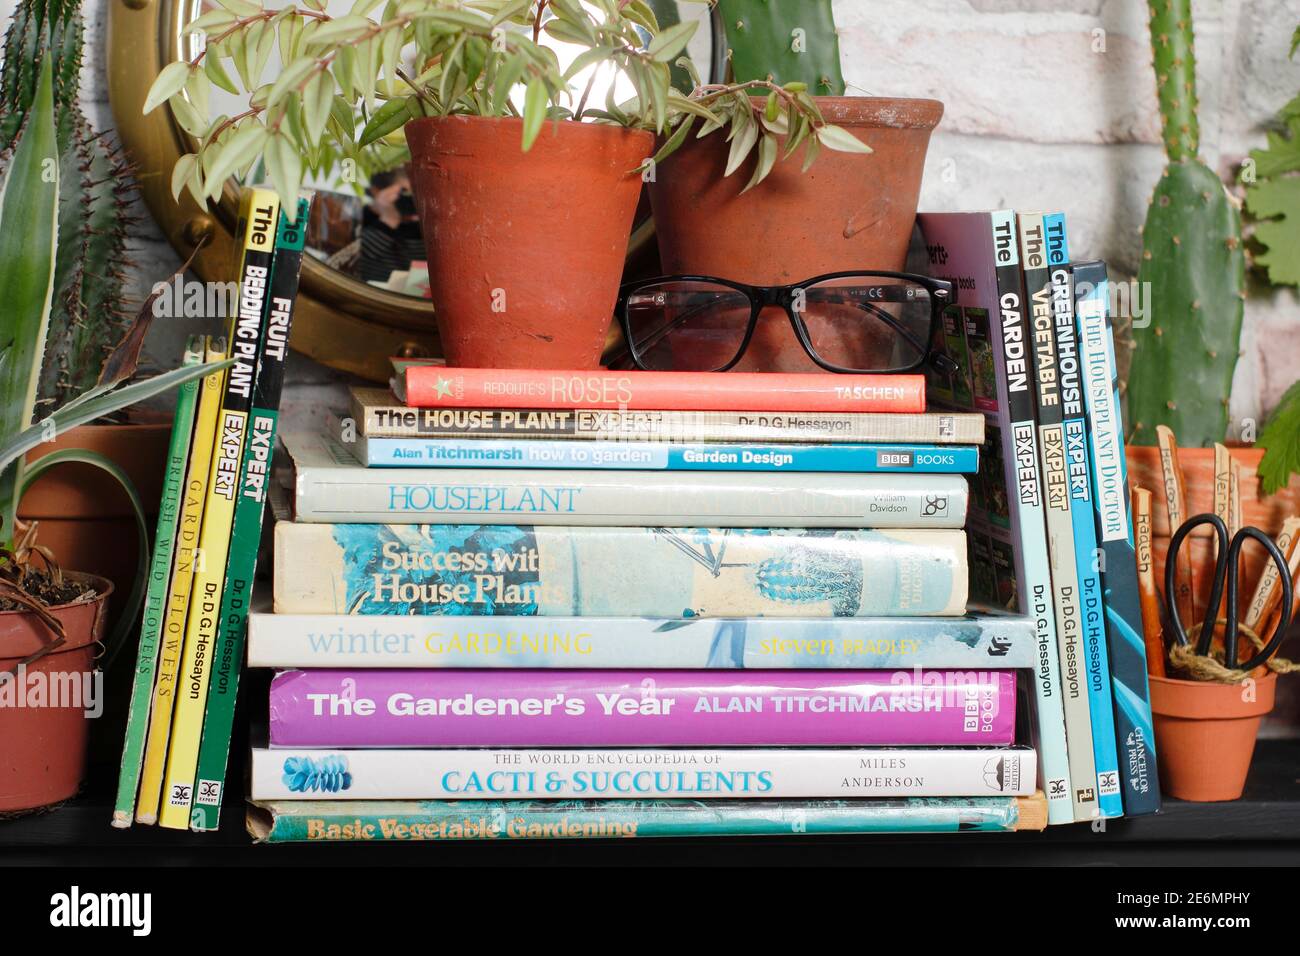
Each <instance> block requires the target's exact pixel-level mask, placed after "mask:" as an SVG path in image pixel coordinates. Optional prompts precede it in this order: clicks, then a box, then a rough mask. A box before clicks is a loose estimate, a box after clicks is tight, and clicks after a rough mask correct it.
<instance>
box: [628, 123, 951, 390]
mask: <svg viewBox="0 0 1300 956" xmlns="http://www.w3.org/2000/svg"><path fill="white" fill-rule="evenodd" d="M817 105H818V107H819V108H820V109H821V111H822V114H823V116H824V117H825V118H826V120H827V122H830V123H834V124H835V125H837V126H842V127H844V128H845V129H848V130H850V131H851V132H852V133H854V135H856V136H857V137H858V138H859V139H861V140H863V141H864V142H866V143H867V144H868V145H869V146H870V147H871V148H872V150H873V152H871V153H870V154H866V155H863V154H857V153H842V152H835V151H834V150H828V149H823V150H822V151H821V152H820V154H819V155H818V157H817V161H816V162H815V163H814V164H813V165H812V167H811V168H810V169H809V170H808V171H807V172H806V173H803V172H801V171H800V170H801V165H802V157H803V153H802V150H800V151H799V152H797V153H795V155H793V156H791V157H789V158H788V159H784V160H781V161H779V162H777V164H776V166H775V167H774V168H773V170H772V172H771V173H770V174H769V175H768V177H767V178H766V179H765V180H764V181H763V182H762V183H760V184H759V185H757V186H755V187H754V188H753V189H751V190H749V191H748V192H746V193H744V194H743V195H742V192H741V191H742V190H743V189H744V187H745V185H746V183H748V182H749V177H750V175H751V173H752V172H753V164H754V162H755V161H756V160H755V158H754V157H751V158H750V159H749V160H748V161H747V162H746V163H745V164H744V165H742V166H741V168H740V169H738V170H737V171H736V172H734V173H733V174H732V175H731V176H723V172H724V171H725V169H726V162H727V153H728V150H729V149H730V144H728V143H727V142H726V138H725V136H723V135H719V134H714V135H710V136H706V137H704V138H703V139H697V138H694V137H688V139H687V141H686V142H685V143H684V144H683V145H682V147H681V149H679V150H678V151H677V152H676V153H674V154H673V155H672V156H670V157H669V158H668V159H666V160H665V161H664V162H663V163H662V164H660V166H659V168H658V169H656V170H655V178H654V180H653V181H652V182H651V183H650V185H649V191H650V200H651V204H652V206H653V208H654V216H655V229H656V232H657V235H658V240H659V255H660V259H661V260H662V263H663V271H664V272H665V273H666V274H688V275H705V276H719V277H722V278H729V279H735V280H738V281H740V282H745V283H750V284H754V285H787V284H790V283H794V282H800V281H802V280H804V279H808V278H811V277H813V276H816V275H821V274H824V273H828V272H842V271H849V270H854V269H877V270H889V271H899V270H901V269H902V268H903V266H904V263H905V261H906V258H907V246H908V241H909V239H910V238H911V233H912V227H913V224H914V222H915V220H916V205H917V197H918V196H919V194H920V190H921V176H922V172H923V170H924V166H925V154H926V150H927V148H928V146H929V142H930V133H931V131H932V130H933V129H934V127H935V126H936V125H937V124H938V122H939V119H940V117H941V116H942V115H943V104H942V103H940V102H938V101H937V100H915V99H888V98H875V97H818V98H817ZM782 150H784V145H783V146H782ZM806 318H808V317H807V316H806ZM810 331H811V332H812V334H813V335H814V337H820V338H821V339H822V340H823V341H825V340H826V339H828V338H830V337H832V336H833V335H834V334H835V333H834V330H829V329H823V330H820V331H819V330H818V329H810ZM737 369H738V370H747V371H803V372H819V371H822V369H821V368H820V367H819V366H817V365H816V364H815V363H813V362H812V361H811V360H810V359H808V358H807V356H806V355H805V353H804V351H803V348H802V347H801V346H800V345H799V342H798V340H797V339H796V338H795V337H794V333H793V331H792V330H791V328H790V325H789V320H788V319H787V318H786V316H785V314H784V313H783V312H782V311H781V310H779V309H769V310H767V312H766V313H765V314H764V315H763V317H762V319H761V321H760V323H759V326H758V328H757V329H756V330H755V333H754V340H753V341H752V342H751V343H750V347H749V350H748V351H747V353H746V355H745V357H744V358H743V359H742V360H741V363H740V364H739V365H738V366H737Z"/></svg>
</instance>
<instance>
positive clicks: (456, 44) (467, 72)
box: [145, 0, 865, 368]
mask: <svg viewBox="0 0 1300 956" xmlns="http://www.w3.org/2000/svg"><path fill="white" fill-rule="evenodd" d="M323 6H324V4H323V3H321V2H320V0H310V3H309V5H307V6H301V7H299V6H287V7H282V8H275V9H272V8H265V7H263V6H262V5H261V3H260V2H258V0H223V7H222V8H221V9H218V10H213V11H210V12H208V13H206V14H204V15H203V16H201V17H199V18H198V19H197V20H195V21H194V23H193V24H192V25H191V27H190V29H191V30H194V31H200V32H204V33H205V34H206V37H207V42H206V46H205V47H204V49H203V50H202V51H200V52H199V53H198V54H196V55H195V56H194V57H193V58H191V59H189V60H185V61H180V62H177V63H172V64H169V65H168V66H167V67H165V68H164V69H163V70H162V71H161V72H160V73H159V75H158V78H157V80H156V81H155V83H154V85H153V87H152V89H151V91H150V95H149V97H148V99H147V102H146V104H145V110H146V112H148V111H149V110H151V109H154V108H156V107H157V106H159V105H161V104H162V103H164V102H169V103H170V104H171V106H172V108H173V109H174V110H175V112H176V116H177V119H178V121H179V122H180V123H181V124H182V125H183V126H184V127H185V128H186V129H187V130H188V131H189V132H190V133H191V135H193V136H194V137H195V139H196V140H197V143H198V145H197V151H196V152H195V153H192V154H187V155H185V156H183V157H182V158H181V159H180V161H179V162H178V163H177V165H176V168H175V171H174V173H173V178H172V186H173V191H174V192H176V194H177V195H179V193H180V191H181V190H182V189H189V190H190V191H191V192H192V194H193V195H194V196H195V197H196V198H198V199H199V200H200V201H201V202H202V201H205V200H206V199H208V198H213V197H215V196H217V195H219V194H220V191H221V189H222V188H223V184H224V181H225V180H226V178H227V177H228V176H230V175H231V174H232V173H237V172H241V171H246V170H247V169H249V168H250V167H251V166H252V165H253V164H254V163H256V162H258V161H259V160H261V161H263V162H264V163H265V167H266V170H267V173H268V175H269V177H270V179H271V181H272V183H273V184H274V185H275V187H276V188H277V190H278V191H279V192H280V193H281V194H282V195H283V196H293V195H295V194H296V191H297V189H298V187H299V184H300V182H301V180H302V178H303V175H304V172H305V171H306V170H311V169H313V168H315V165H316V160H317V157H318V156H319V155H320V154H321V151H322V150H323V149H326V147H328V151H329V152H330V153H331V155H340V154H344V155H355V153H356V151H357V150H359V149H365V148H367V147H369V146H371V145H372V144H375V143H378V142H380V141H384V140H388V141H391V140H392V139H393V138H397V139H401V138H402V137H404V138H405V141H406V143H407V145H408V146H409V147H410V154H411V166H412V180H413V187H414V192H415V196H416V202H417V208H418V211H419V214H420V219H421V224H422V227H423V231H424V238H425V241H426V244H427V246H428V262H429V277H430V282H431V286H432V290H433V303H434V309H435V313H436V316H437V321H438V329H439V333H440V336H441V339H442V343H443V347H444V351H445V353H446V358H447V361H448V362H449V363H451V364H453V365H477V366H502V367H508V366H514V367H520V366H523V367H528V366H539V367H555V368H591V367H595V366H596V365H597V364H598V362H599V359H600V354H601V351H602V349H603V346H604V343H605V339H606V332H607V330H608V327H609V324H610V320H611V317H612V311H613V306H614V302H615V299H616V296H617V290H618V284H619V278H620V276H621V273H622V268H623V260H624V254H625V251H626V246H627V239H628V234H629V232H630V230H631V224H632V217H633V214H634V212H635V208H636V204H637V198H638V195H639V193H640V189H641V183H642V175H643V170H646V169H653V166H652V165H648V164H647V160H650V159H652V156H651V154H652V153H655V152H656V144H655V135H656V134H664V133H665V132H668V131H671V133H672V135H671V136H669V137H668V141H667V142H664V143H661V145H660V154H661V155H660V156H658V157H654V158H658V159H661V158H663V157H664V156H666V155H667V152H665V150H668V151H671V148H676V146H678V145H680V143H681V141H682V140H683V139H684V138H685V136H686V134H687V132H688V131H689V128H690V127H691V126H692V125H693V121H694V120H696V119H698V120H700V121H701V122H702V123H703V127H704V128H703V129H702V130H701V131H706V132H714V131H717V130H722V129H724V128H731V127H730V124H731V123H732V122H733V121H734V120H733V118H732V116H724V115H721V114H717V113H715V112H714V111H713V110H712V109H710V108H709V106H708V105H706V104H705V103H702V102H701V101H700V100H701V98H700V97H693V96H688V95H687V94H685V93H683V92H681V91H678V90H675V89H673V88H672V85H671V66H670V65H671V64H672V63H674V62H675V61H676V60H678V58H679V54H680V53H681V52H682V51H683V50H684V49H685V47H686V44H687V42H688V41H689V39H690V37H691V34H692V33H693V32H694V30H695V24H694V23H677V24H674V25H672V26H669V27H665V28H664V29H662V30H661V29H660V28H659V25H658V22H657V21H656V19H655V15H654V12H653V10H652V9H651V7H650V5H649V4H648V3H646V2H645V0H596V2H589V3H585V4H584V3H581V2H579V0H432V2H430V0H393V2H389V3H388V4H387V5H386V6H385V7H384V8H383V10H382V14H381V15H380V16H378V17H371V16H368V15H367V14H368V13H369V11H371V10H372V9H375V8H376V7H377V2H375V3H362V4H360V5H358V6H356V7H354V12H353V13H350V14H348V15H346V16H340V17H333V16H330V15H329V14H327V13H325V12H324V10H323V9H321V8H322V7H323ZM543 35H545V36H546V37H547V38H549V39H550V40H553V41H557V42H560V43H563V44H569V45H571V46H570V47H569V49H570V50H573V51H576V55H575V56H574V57H573V58H572V59H571V60H570V61H569V62H568V63H567V64H565V65H563V66H562V65H561V61H560V59H559V57H558V56H557V54H556V53H555V51H554V50H553V49H551V48H549V47H547V46H546V45H544V44H543V42H542V40H543ZM277 42H278V44H279V49H280V50H281V57H282V61H283V62H282V68H281V71H280V73H279V75H278V76H277V77H275V78H274V80H273V81H272V82H269V83H263V77H262V73H263V70H264V68H265V65H266V62H267V58H268V57H269V55H270V50H271V49H272V47H273V46H274V45H275V44H276V43H277ZM412 47H413V48H414V51H415V53H414V56H413V57H409V56H408V55H407V54H406V53H404V51H406V50H409V49H410V48H412ZM227 62H229V63H230V64H231V65H232V66H233V72H234V73H235V76H233V77H232V76H231V70H230V69H228V68H227V66H226V63H227ZM598 82H601V83H604V84H605V85H607V87H608V93H607V94H606V95H604V96H601V95H599V94H598V93H596V92H595V91H596V84H597V83H598ZM620 83H625V84H627V86H628V88H630V89H631V90H632V91H634V94H635V95H634V96H632V97H631V98H629V99H620V95H619V94H618V87H619V84H620ZM211 84H216V85H218V86H221V87H223V88H225V89H227V90H230V91H232V92H240V91H242V92H244V93H246V94H248V96H249V99H248V108H247V110H244V111H242V112H241V113H239V114H238V115H235V116H231V117H219V118H218V119H216V120H215V121H209V120H208V118H207V116H206V104H207V94H208V90H209V87H210V85H211ZM739 91H740V88H739V87H733V88H730V89H727V90H709V91H707V93H706V94H703V98H705V99H708V100H709V101H710V102H712V101H715V100H718V99H720V98H721V97H722V96H724V95H726V94H728V93H737V92H739ZM788 106H789V108H790V111H791V115H793V116H796V117H798V118H799V119H800V120H801V123H802V126H801V128H802V129H804V132H805V135H804V139H806V140H809V141H816V142H819V143H821V144H822V145H826V146H829V147H832V148H844V149H849V150H854V151H864V150H865V147H863V146H862V144H861V143H859V142H858V141H857V140H856V139H854V138H853V137H852V136H849V135H848V134H846V133H844V132H843V131H840V130H836V129H835V128H834V127H833V126H831V125H830V124H827V123H826V122H825V120H824V119H823V118H822V117H821V115H820V114H819V113H817V112H816V110H815V108H813V107H811V106H810V105H809V101H807V100H806V99H805V98H797V99H791V100H790V102H789V103H788ZM356 110H359V111H360V113H361V115H362V116H363V117H364V118H365V120H366V121H365V123H364V125H362V127H361V129H360V130H359V131H358V129H357V126H358V125H359V124H357V123H355V122H354V120H353V117H354V115H355V112H354V111H356ZM739 115H740V114H739V113H737V114H735V116H736V117H737V118H738V117H739ZM733 131H734V132H743V131H741V130H735V129H734V128H733ZM746 135H748V134H746ZM673 136H675V137H676V139H675V140H674V139H673ZM716 138H717V139H719V141H720V140H721V136H718V137H716ZM719 174H721V170H720V171H719ZM645 175H646V176H647V177H648V176H649V175H650V173H649V172H646V173H645ZM760 178H761V177H760Z"/></svg>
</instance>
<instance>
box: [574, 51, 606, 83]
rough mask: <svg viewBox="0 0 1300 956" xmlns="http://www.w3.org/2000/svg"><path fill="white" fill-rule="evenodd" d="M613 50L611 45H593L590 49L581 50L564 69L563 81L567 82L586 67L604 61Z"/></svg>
mask: <svg viewBox="0 0 1300 956" xmlns="http://www.w3.org/2000/svg"><path fill="white" fill-rule="evenodd" d="M613 52H614V47H612V46H594V47H592V48H591V49H590V50H583V51H582V52H581V53H579V54H578V55H577V56H576V57H574V58H573V62H572V63H570V64H569V68H568V69H567V70H565V71H564V81H565V82H566V83H567V82H568V81H569V80H571V79H573V78H574V77H575V76H577V75H578V74H579V73H581V72H582V71H583V70H585V69H586V68H587V67H589V66H593V65H595V64H599V63H602V62H604V61H605V59H606V58H607V57H608V56H609V55H610V54H611V53H613Z"/></svg>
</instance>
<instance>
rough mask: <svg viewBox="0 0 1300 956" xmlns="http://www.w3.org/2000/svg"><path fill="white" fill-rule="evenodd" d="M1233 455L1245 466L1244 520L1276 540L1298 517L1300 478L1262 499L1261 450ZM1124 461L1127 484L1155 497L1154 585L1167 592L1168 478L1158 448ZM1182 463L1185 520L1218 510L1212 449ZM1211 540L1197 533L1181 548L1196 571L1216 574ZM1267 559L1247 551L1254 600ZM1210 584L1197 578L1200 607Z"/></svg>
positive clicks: (1259, 551)
mask: <svg viewBox="0 0 1300 956" xmlns="http://www.w3.org/2000/svg"><path fill="white" fill-rule="evenodd" d="M1231 451H1232V460H1233V461H1235V462H1237V464H1239V465H1240V466H1241V513H1242V520H1243V521H1244V523H1245V524H1247V525H1251V526H1253V527H1256V528H1259V529H1261V530H1262V531H1264V532H1266V533H1267V534H1268V535H1269V536H1270V537H1274V538H1276V537H1277V534H1278V532H1279V531H1281V530H1282V522H1283V521H1285V520H1286V519H1287V518H1289V517H1290V516H1291V515H1295V514H1300V475H1297V476H1293V477H1292V479H1291V482H1290V484H1289V485H1287V487H1285V488H1282V489H1280V490H1279V491H1278V492H1277V493H1276V494H1273V495H1269V496H1268V497H1263V496H1262V494H1261V491H1260V488H1259V481H1258V479H1257V478H1256V469H1258V467H1259V462H1260V459H1261V458H1263V457H1264V452H1263V450H1262V449H1259V448H1232V449H1231ZM1126 457H1127V460H1128V471H1129V485H1130V486H1132V487H1142V488H1146V489H1147V490H1148V491H1150V492H1151V552H1152V556H1153V557H1154V558H1155V565H1156V581H1157V582H1160V585H1159V586H1160V588H1161V590H1162V592H1163V588H1164V580H1165V556H1166V555H1167V554H1168V552H1169V539H1170V537H1171V535H1172V532H1173V531H1174V530H1177V529H1171V528H1170V527H1169V510H1168V509H1167V508H1166V507H1165V493H1164V487H1165V483H1164V476H1163V473H1162V472H1161V469H1160V449H1159V448H1153V447H1145V446H1137V445H1130V446H1129V447H1128V449H1127V454H1126ZM1178 463H1179V465H1180V466H1181V467H1182V470H1183V483H1184V485H1185V486H1186V490H1187V516H1186V517H1187V518H1190V517H1192V516H1193V515H1198V514H1202V513H1203V512H1207V511H1208V512H1212V511H1214V449H1213V448H1179V449H1178ZM1184 520H1186V519H1184ZM1210 540H1211V539H1209V538H1208V537H1201V536H1200V534H1199V533H1197V534H1193V535H1192V537H1191V538H1190V539H1188V540H1187V541H1186V542H1185V543H1184V544H1183V549H1184V550H1183V553H1184V554H1185V555H1190V556H1191V557H1192V560H1193V562H1194V566H1195V567H1197V568H1207V569H1211V570H1212V569H1213V567H1214V555H1213V551H1212V549H1211V545H1210ZM1267 560H1268V558H1267V555H1266V552H1265V551H1264V549H1263V548H1261V547H1259V546H1258V545H1255V544H1250V545H1247V546H1246V548H1245V549H1244V550H1243V552H1242V558H1241V575H1242V576H1241V580H1242V581H1243V582H1245V584H1244V585H1243V590H1244V591H1245V594H1246V597H1247V598H1249V596H1250V588H1252V587H1253V586H1254V583H1255V582H1256V581H1258V580H1259V575H1260V572H1262V571H1263V570H1264V564H1265V562H1267ZM1212 583H1213V580H1212V576H1211V574H1209V573H1205V574H1200V575H1198V578H1197V581H1196V585H1197V593H1198V595H1199V598H1200V602H1201V605H1202V606H1203V605H1204V604H1205V603H1206V602H1207V601H1208V600H1209V597H1210V586H1211V584H1212ZM1189 623H1190V622H1189Z"/></svg>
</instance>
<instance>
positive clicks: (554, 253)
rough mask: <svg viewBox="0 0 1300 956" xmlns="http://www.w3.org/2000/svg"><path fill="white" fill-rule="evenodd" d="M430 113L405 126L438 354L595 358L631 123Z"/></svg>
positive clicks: (640, 148) (618, 273)
mask: <svg viewBox="0 0 1300 956" xmlns="http://www.w3.org/2000/svg"><path fill="white" fill-rule="evenodd" d="M522 125H523V123H522V120H519V119H513V118H504V119H503V118H486V117H478V116H438V117H428V118H425V119H418V120H414V121H413V122H411V123H408V124H407V126H406V140H407V143H408V144H409V145H410V148H411V176H412V184H413V186H414V190H415V194H416V203H417V206H418V208H419V211H420V223H421V226H422V227H423V230H424V240H425V244H426V245H427V247H428V254H429V281H430V285H431V287H432V291H433V305H434V314H435V316H436V317H437V321H438V334H439V336H440V338H441V341H442V346H443V349H444V352H445V354H446V358H447V364H449V365H459V366H476V367H496V368H596V367H598V365H599V362H600V355H601V351H602V350H603V348H604V344H605V333H606V331H607V330H608V328H609V324H610V321H611V319H612V317H613V310H614V302H615V299H616V298H617V296H618V285H619V280H620V278H621V277H622V273H623V260H624V257H625V256H626V254H627V242H628V236H629V234H630V233H631V230H632V216H633V213H634V212H635V210H636V204H637V197H638V195H639V194H640V192H641V176H640V174H639V173H638V172H637V171H636V170H637V168H638V167H639V166H640V165H641V163H642V162H643V161H644V160H645V159H646V158H647V157H649V156H650V155H651V154H652V153H653V152H654V138H653V136H652V135H651V134H650V133H648V132H645V131H642V130H627V129H623V128H621V127H616V126H608V125H602V124H595V123H573V122H547V123H546V125H545V126H543V127H542V131H541V134H540V135H539V136H538V137H537V140H536V142H535V143H533V146H532V148H531V149H530V150H529V151H528V152H526V153H525V152H523V150H522V149H521V148H520V138H521V135H522Z"/></svg>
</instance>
